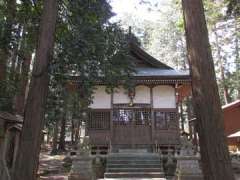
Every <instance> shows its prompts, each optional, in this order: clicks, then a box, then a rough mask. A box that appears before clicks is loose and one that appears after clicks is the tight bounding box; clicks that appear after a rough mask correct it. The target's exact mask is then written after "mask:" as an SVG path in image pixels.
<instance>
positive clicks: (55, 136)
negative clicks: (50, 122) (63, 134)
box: [51, 120, 59, 155]
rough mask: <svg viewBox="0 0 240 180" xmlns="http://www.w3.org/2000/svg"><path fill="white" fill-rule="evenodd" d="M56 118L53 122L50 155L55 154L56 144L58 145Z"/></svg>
mask: <svg viewBox="0 0 240 180" xmlns="http://www.w3.org/2000/svg"><path fill="white" fill-rule="evenodd" d="M58 124H59V122H58V120H57V121H56V123H55V126H54V129H53V140H52V151H51V154H52V155H56V154H57V151H58V150H57V145H58V142H57V141H58Z"/></svg>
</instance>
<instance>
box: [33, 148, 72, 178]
mask: <svg viewBox="0 0 240 180" xmlns="http://www.w3.org/2000/svg"><path fill="white" fill-rule="evenodd" d="M50 152H51V149H50V147H45V148H44V149H43V150H42V151H41V154H40V160H39V170H38V176H39V180H67V179H68V178H67V176H68V173H69V171H70V168H69V167H64V166H63V159H64V158H65V157H66V155H67V152H66V153H62V154H60V155H54V156H52V155H50Z"/></svg>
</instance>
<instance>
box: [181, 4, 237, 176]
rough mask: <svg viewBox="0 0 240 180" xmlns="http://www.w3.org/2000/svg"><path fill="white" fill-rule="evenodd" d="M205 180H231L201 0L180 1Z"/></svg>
mask: <svg viewBox="0 0 240 180" xmlns="http://www.w3.org/2000/svg"><path fill="white" fill-rule="evenodd" d="M182 6H183V13H184V20H185V31H186V41H187V50H188V58H189V64H190V69H191V75H192V90H193V97H194V108H195V113H196V117H197V130H198V133H199V139H200V148H201V159H202V167H203V173H204V179H205V180H233V179H234V177H233V172H232V168H231V162H230V158H229V153H228V149H227V145H226V137H225V136H224V126H223V116H222V111H221V104H220V98H219V95H218V88H217V83H216V76H215V72H214V65H213V58H212V53H211V48H210V44H209V38H208V30H207V26H206V21H205V16H204V8H203V3H202V0H182Z"/></svg>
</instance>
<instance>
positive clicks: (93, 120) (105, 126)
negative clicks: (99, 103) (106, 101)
mask: <svg viewBox="0 0 240 180" xmlns="http://www.w3.org/2000/svg"><path fill="white" fill-rule="evenodd" d="M110 116H111V113H110V110H91V111H90V112H89V116H88V121H87V128H88V129H89V130H110V119H111V118H110Z"/></svg>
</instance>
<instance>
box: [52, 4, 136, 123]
mask: <svg viewBox="0 0 240 180" xmlns="http://www.w3.org/2000/svg"><path fill="white" fill-rule="evenodd" d="M112 16H113V13H112V12H111V7H110V6H109V4H108V3H107V1H105V0H100V1H94V0H93V1H88V0H83V1H62V3H61V4H60V7H59V18H58V24H57V29H56V44H55V53H54V59H53V62H52V64H51V66H50V74H51V79H50V83H51V86H50V94H52V95H51V96H49V98H48V99H49V100H48V104H49V106H50V107H53V108H48V112H47V114H48V116H49V120H50V121H52V119H51V117H54V115H52V114H54V113H53V112H54V111H55V109H56V108H58V107H57V106H55V105H51V104H52V101H56V102H55V103H54V102H53V104H57V103H58V102H57V101H58V100H57V99H63V94H64V93H60V94H58V93H56V92H55V91H56V89H59V90H60V91H61V92H64V91H65V92H66V91H67V94H69V96H68V97H67V99H68V100H69V99H70V100H69V101H70V103H69V109H70V110H69V111H70V112H71V114H72V116H75V117H81V113H82V111H84V110H86V109H87V108H88V105H89V104H90V103H91V101H92V94H93V90H94V87H95V85H96V83H97V82H99V81H104V82H105V83H107V89H106V91H107V92H111V91H112V90H113V89H114V87H116V86H118V85H119V83H120V82H121V83H123V84H125V85H127V84H129V81H128V79H129V76H130V74H131V73H132V72H133V64H132V63H131V59H130V56H129V43H128V41H129V40H128V39H129V37H128V35H126V34H125V33H124V31H123V30H122V29H121V28H120V27H119V25H118V24H116V23H110V22H109V19H110V17H112ZM71 79H76V80H77V81H78V85H76V84H71V83H70V82H69V81H70V80H71ZM69 84H70V85H73V86H74V87H75V90H74V91H68V89H67V87H68V85H69ZM57 87H58V88H57ZM54 107H55V108H54ZM49 111H52V112H49ZM50 115H51V117H50ZM55 118H56V117H55Z"/></svg>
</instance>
